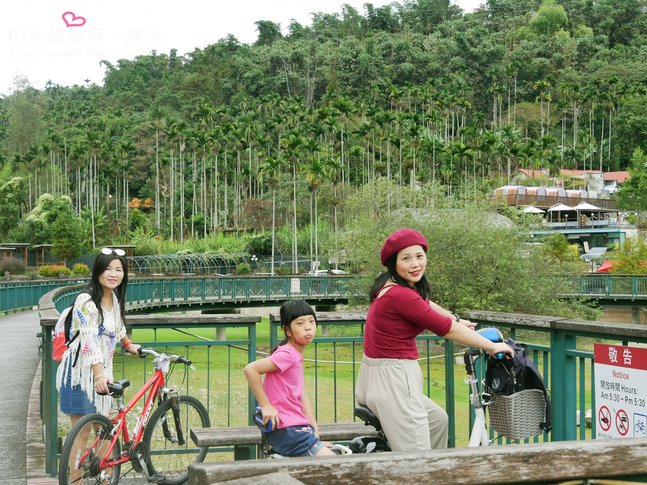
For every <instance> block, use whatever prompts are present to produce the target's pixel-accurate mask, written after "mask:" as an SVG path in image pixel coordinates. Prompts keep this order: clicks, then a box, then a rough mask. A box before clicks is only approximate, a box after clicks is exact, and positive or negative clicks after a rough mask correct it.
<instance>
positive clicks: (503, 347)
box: [487, 342, 514, 358]
mask: <svg viewBox="0 0 647 485" xmlns="http://www.w3.org/2000/svg"><path fill="white" fill-rule="evenodd" d="M492 345H494V348H492V349H490V350H488V352H487V353H488V354H490V355H491V356H492V357H495V358H500V357H498V356H497V354H503V356H504V357H507V358H512V356H513V355H514V351H513V350H512V349H511V348H510V346H509V345H508V344H505V343H503V342H494V343H493V344H492Z"/></svg>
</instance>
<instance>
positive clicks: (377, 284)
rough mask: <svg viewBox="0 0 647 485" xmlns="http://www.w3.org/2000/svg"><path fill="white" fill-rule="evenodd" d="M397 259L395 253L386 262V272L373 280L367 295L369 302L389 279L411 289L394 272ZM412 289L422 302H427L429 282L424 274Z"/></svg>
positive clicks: (429, 292)
mask: <svg viewBox="0 0 647 485" xmlns="http://www.w3.org/2000/svg"><path fill="white" fill-rule="evenodd" d="M397 259H398V254H397V253H396V254H394V255H393V256H391V257H390V258H389V260H388V261H387V262H386V271H385V272H384V273H381V274H380V275H379V276H378V277H377V278H375V281H374V282H373V286H371V289H370V290H369V293H368V296H369V298H370V300H371V301H373V300H375V298H376V297H377V295H378V293H379V292H380V290H381V289H382V288H383V287H384V285H385V284H386V282H387V281H389V280H390V279H391V280H393V281H394V282H395V283H396V284H398V285H401V286H406V287H407V288H411V287H410V286H409V283H407V282H406V281H405V280H404V279H402V278H401V277H400V276H399V275H398V272H397V271H396V270H395V265H396V262H397ZM413 289H414V290H416V291H417V292H418V294H419V295H420V296H421V297H422V299H423V300H428V299H429V297H430V296H431V286H430V285H429V281H428V280H427V277H426V276H425V275H424V274H423V275H422V278H420V281H418V282H417V283H416V284H415V286H414V287H413Z"/></svg>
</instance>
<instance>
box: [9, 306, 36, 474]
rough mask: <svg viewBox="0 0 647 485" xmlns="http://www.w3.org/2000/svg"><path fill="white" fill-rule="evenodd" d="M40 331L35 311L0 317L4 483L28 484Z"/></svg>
mask: <svg viewBox="0 0 647 485" xmlns="http://www.w3.org/2000/svg"><path fill="white" fill-rule="evenodd" d="M39 332H40V324H39V320H38V312H36V311H29V312H22V313H16V314H13V315H8V316H3V317H0V335H2V339H1V340H2V345H1V348H2V351H0V371H1V373H0V405H1V406H2V412H0V477H2V480H1V482H2V484H3V485H26V484H27V476H28V474H27V465H26V456H27V439H26V436H27V413H28V410H29V402H30V395H31V390H32V383H33V382H34V374H35V373H36V369H37V367H38V363H39V356H38V343H39V342H38V339H37V337H36V334H37V333H39ZM36 402H38V401H37V400H36ZM43 474H44V470H38V471H35V473H34V474H33V476H38V475H41V476H42V475H43Z"/></svg>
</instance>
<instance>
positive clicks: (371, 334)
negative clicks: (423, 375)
mask: <svg viewBox="0 0 647 485" xmlns="http://www.w3.org/2000/svg"><path fill="white" fill-rule="evenodd" d="M451 326H452V319H451V318H450V317H447V316H445V315H442V314H440V313H438V312H437V311H435V310H432V309H431V307H430V306H429V302H428V301H425V300H423V299H422V297H421V296H420V295H419V294H418V293H417V292H416V291H415V290H413V289H411V288H407V287H406V286H402V285H394V286H391V287H390V289H389V290H388V291H387V292H386V293H383V294H382V296H381V297H379V298H376V299H375V300H373V302H372V303H371V307H370V308H369V310H368V315H367V316H366V328H365V329H364V354H365V355H366V356H367V357H371V358H372V359H417V358H418V347H417V346H416V341H415V338H416V336H418V334H420V333H422V332H423V331H424V330H431V331H432V332H434V333H435V334H436V335H439V336H441V337H442V336H444V335H445V334H447V332H449V329H450V328H451Z"/></svg>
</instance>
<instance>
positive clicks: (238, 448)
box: [191, 421, 377, 460]
mask: <svg viewBox="0 0 647 485" xmlns="http://www.w3.org/2000/svg"><path fill="white" fill-rule="evenodd" d="M319 436H320V437H321V440H322V441H333V442H340V441H342V442H343V441H350V440H352V439H353V438H355V437H357V436H377V432H376V431H375V429H374V428H373V427H371V426H366V425H365V424H364V423H363V422H361V421H358V422H353V423H332V424H320V425H319ZM191 439H192V440H193V442H194V443H195V444H196V445H198V446H233V447H234V459H235V460H250V459H253V458H256V455H257V453H254V451H253V449H252V448H251V447H256V448H257V447H258V446H259V445H260V444H261V432H260V430H259V429H258V428H257V427H256V426H246V427H244V428H194V429H192V430H191Z"/></svg>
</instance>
